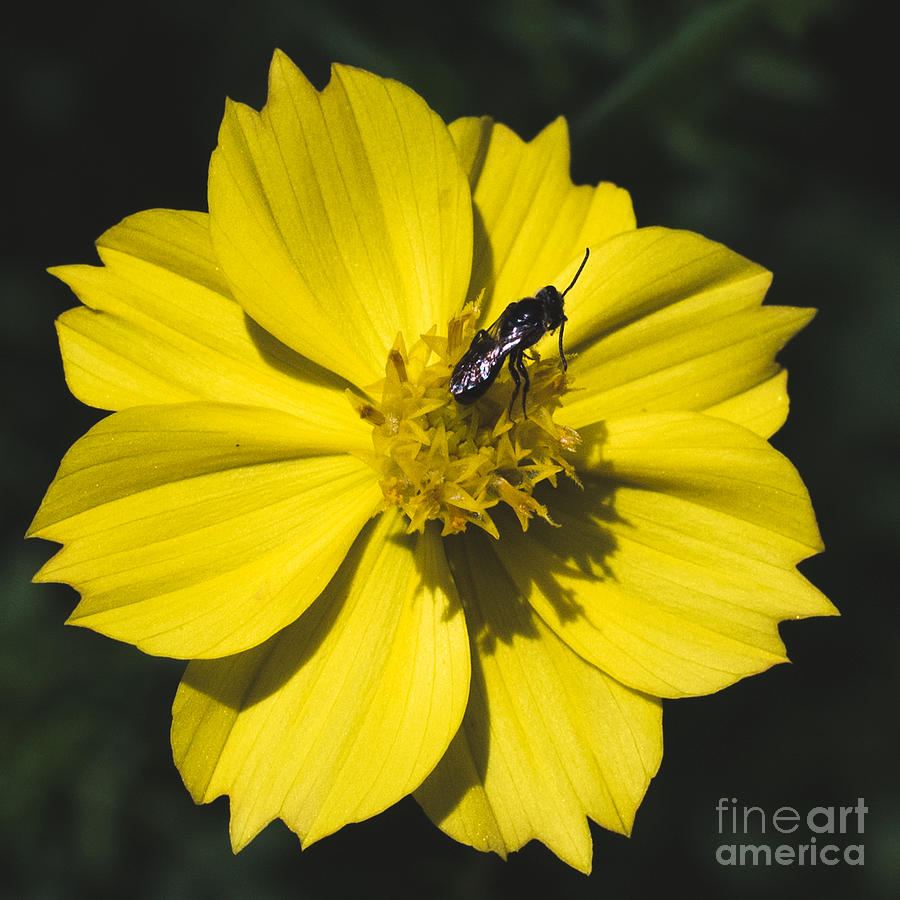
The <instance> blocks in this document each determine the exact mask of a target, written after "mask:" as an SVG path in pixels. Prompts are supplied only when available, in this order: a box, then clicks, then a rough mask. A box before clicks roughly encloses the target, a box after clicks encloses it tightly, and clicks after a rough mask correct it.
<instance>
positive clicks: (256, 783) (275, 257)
mask: <svg viewBox="0 0 900 900" xmlns="http://www.w3.org/2000/svg"><path fill="white" fill-rule="evenodd" d="M568 167H569V149H568V137H567V131H566V125H565V123H564V122H563V121H562V120H557V121H556V122H554V123H553V124H551V125H550V126H548V127H547V128H546V129H545V130H544V131H543V132H541V133H540V134H539V135H538V136H537V137H536V138H535V139H534V140H533V141H531V142H530V143H525V142H523V141H522V140H520V139H519V138H518V137H517V136H516V135H515V134H513V133H512V132H511V131H510V130H509V129H507V128H505V127H504V126H502V125H498V124H494V123H493V122H492V121H490V120H488V119H462V120H459V121H456V122H453V123H451V124H450V125H449V126H446V125H445V124H444V123H443V122H442V121H441V120H440V118H439V117H438V116H437V115H436V114H435V113H434V112H433V111H432V110H431V109H429V107H428V106H427V105H426V104H425V102H424V101H423V100H422V99H421V98H420V97H418V96H417V95H416V94H415V93H413V92H412V91H411V90H409V89H408V88H406V87H404V86H403V85H400V84H398V83H396V82H394V81H389V80H385V79H381V78H378V77H376V76H374V75H371V74H369V73H366V72H363V71H360V70H357V69H353V68H348V67H342V66H335V67H334V70H333V76H332V80H331V82H330V84H329V85H328V86H327V87H326V88H325V89H324V90H323V91H321V92H318V91H316V90H315V89H314V88H313V87H312V86H311V85H310V84H309V83H308V82H307V81H306V80H305V78H304V77H303V75H302V74H301V73H300V72H299V71H298V70H297V69H296V68H295V67H294V66H293V64H292V63H291V62H290V61H289V60H288V59H287V58H286V57H285V56H284V55H282V54H280V53H276V55H275V58H274V60H273V63H272V68H271V73H270V83H269V98H268V102H267V105H266V106H265V108H264V109H263V111H262V112H261V113H257V112H255V111H253V110H251V109H248V108H247V107H245V106H242V105H240V104H234V103H231V104H229V105H228V107H227V109H226V113H225V118H224V121H223V123H222V128H221V132H220V135H219V144H218V147H217V149H216V151H215V152H214V153H213V156H212V160H211V163H210V172H209V209H210V212H209V214H208V215H207V214H203V213H198V212H175V211H171V210H152V211H149V212H144V213H141V214H138V215H135V216H132V217H131V218H129V219H126V220H125V221H124V222H122V223H121V224H120V225H118V226H116V227H115V228H112V229H111V230H110V231H108V232H107V233H106V234H104V235H103V236H102V237H101V238H100V240H99V241H98V250H99V253H100V257H101V259H102V262H103V265H102V266H101V267H92V266H80V265H76V266H66V267H63V268H60V269H57V270H55V271H54V274H56V275H57V276H58V277H59V278H61V279H62V280H63V281H65V282H66V283H67V284H68V285H70V286H71V288H72V289H73V290H74V291H75V293H76V294H77V295H78V297H79V299H80V300H81V301H82V303H83V304H84V305H83V306H81V307H79V308H77V309H73V310H70V311H68V312H66V313H65V314H64V315H62V316H61V317H60V319H59V322H58V330H59V337H60V345H61V348H62V356H63V360H64V364H65V371H66V378H67V381H68V384H69V386H70V388H71V390H72V391H73V393H74V394H75V395H76V396H77V397H79V398H80V399H81V400H82V401H83V402H85V403H87V404H90V405H92V406H96V407H99V408H102V409H107V410H113V411H114V413H113V415H110V416H109V417H108V418H105V419H104V420H102V421H101V422H100V423H99V424H98V425H96V426H95V427H94V428H92V429H91V430H90V431H89V432H88V434H86V435H85V436H84V437H83V438H82V439H81V440H79V441H78V442H77V443H76V444H75V445H74V446H73V447H72V449H71V450H70V451H69V453H68V454H67V455H66V457H65V458H64V460H63V462H62V464H61V466H60V470H59V473H58V474H57V476H56V479H55V480H54V482H53V484H52V485H51V486H50V489H49V491H48V493H47V496H46V498H45V499H44V502H43V504H42V506H41V508H40V511H39V512H38V514H37V516H36V518H35V521H34V523H33V525H32V527H31V529H30V532H29V533H30V534H31V535H36V536H39V537H42V538H47V539H49V540H53V541H58V542H60V543H61V544H63V545H64V546H63V548H62V549H61V550H60V551H59V552H58V553H57V554H56V555H55V556H54V557H53V558H52V559H51V560H50V561H49V562H48V563H47V564H46V565H45V566H44V567H43V568H42V570H41V571H40V573H39V574H38V575H37V579H38V580H40V581H59V582H65V583H68V584H70V585H72V586H73V587H74V588H76V589H77V590H78V591H79V592H80V593H81V598H82V599H81V602H80V603H79V604H78V606H77V608H76V609H75V611H74V612H73V614H72V617H71V619H70V621H71V622H72V623H73V624H77V625H83V626H86V627H89V628H93V629H95V630H97V631H100V632H102V633H104V634H106V635H109V636H110V637H113V638H116V639H118V640H122V641H128V642H130V643H133V644H135V645H136V646H138V647H140V648H141V649H142V650H144V651H146V652H147V653H151V654H158V655H163V656H172V657H178V658H183V659H189V660H191V662H190V664H189V665H188V667H187V670H186V672H185V675H184V679H183V681H182V684H181V686H180V688H179V690H178V694H177V697H176V699H175V705H174V709H173V726H172V745H173V748H174V755H175V761H176V763H177V765H178V767H179V769H180V771H181V774H182V776H183V778H184V781H185V784H186V785H187V787H188V789H189V790H190V792H191V794H192V796H193V797H194V798H195V800H196V801H197V802H208V801H210V800H212V799H213V798H215V797H217V796H220V795H222V794H228V795H229V796H230V798H231V838H232V843H233V846H234V848H235V849H239V848H241V847H243V846H244V845H245V844H246V843H247V842H248V841H250V840H251V839H252V838H253V837H254V836H255V835H256V834H257V833H258V832H259V831H260V830H261V829H262V828H263V827H265V825H266V824H267V823H269V822H270V821H271V820H273V819H275V818H281V819H283V820H284V821H285V822H286V823H287V824H288V825H289V826H290V828H292V829H293V830H294V831H295V832H296V833H297V834H298V835H299V837H300V839H301V841H302V842H303V844H304V845H307V844H309V843H310V842H312V841H315V840H317V839H319V838H321V837H323V836H325V835H327V834H329V833H332V832H334V831H336V830H337V829H339V828H341V827H342V826H343V825H345V824H346V823H348V822H354V821H359V820H362V819H366V818H368V817H370V816H373V815H375V814H376V813H378V812H380V811H382V810H384V809H385V808H387V807H389V806H390V805H392V804H393V803H395V802H396V801H397V800H399V799H400V798H402V797H404V796H405V795H407V794H409V793H411V792H415V796H416V798H417V799H418V800H419V802H420V804H421V805H422V807H423V808H424V810H425V812H426V813H427V814H428V815H429V816H430V817H431V819H432V820H433V821H434V822H435V823H436V824H437V825H438V826H439V827H440V828H442V829H443V830H444V831H446V832H447V833H448V834H450V835H451V836H453V837H454V838H456V839H457V840H460V841H463V842H465V843H469V844H471V845H473V846H475V847H477V848H479V849H482V850H493V851H496V852H497V853H500V854H501V855H504V854H506V853H507V852H508V851H511V850H515V849H517V848H518V847H521V846H522V845H523V844H524V843H525V842H527V841H528V840H530V839H531V838H537V839H539V840H541V841H543V842H544V843H545V844H546V845H547V846H548V847H550V849H551V850H552V851H553V852H554V853H556V854H557V855H558V856H560V857H561V858H562V859H563V860H565V861H566V862H568V863H569V864H571V865H572V866H575V867H576V868H578V869H581V870H582V871H589V869H590V865H591V837H590V832H589V829H588V821H587V820H588V819H589V818H590V819H593V820H594V821H596V822H598V823H600V824H601V825H602V826H604V827H605V828H608V829H612V830H615V831H620V832H625V833H627V832H629V830H630V829H631V826H632V822H633V819H634V814H635V811H636V809H637V806H638V805H639V803H640V801H641V798H642V796H643V794H644V792H645V790H646V788H647V785H648V783H649V781H650V779H651V777H652V776H653V775H654V773H655V772H656V770H657V767H658V765H659V762H660V758H661V753H662V734H661V716H660V709H661V704H660V699H659V698H662V697H682V696H690V695H696V694H704V693H708V692H711V691H716V690H719V689H720V688H722V687H725V686H726V685H729V684H731V683H733V682H734V681H736V680H738V679H740V678H742V677H744V676H745V675H750V674H753V673H756V672H760V671H762V670H764V669H766V668H768V667H769V666H771V665H773V664H774V663H778V662H782V661H784V660H785V654H784V647H783V645H782V643H781V641H780V639H779V636H778V627H777V626H778V622H779V621H780V620H782V619H785V618H799V617H802V616H810V615H830V614H833V613H834V612H835V610H834V608H833V607H832V606H831V605H830V604H829V603H828V601H827V600H826V599H825V598H824V597H823V596H822V595H821V594H819V593H818V592H817V591H816V590H815V589H814V588H813V587H811V586H810V585H809V584H808V583H807V582H806V581H805V579H804V578H803V577H802V576H801V575H799V574H798V573H797V572H796V570H795V564H796V563H797V562H798V561H799V560H801V559H803V558H804V557H806V556H808V555H810V554H812V553H815V552H817V551H819V550H820V549H821V544H820V539H819V535H818V532H817V529H816V523H815V519H814V517H813V513H812V510H811V507H810V504H809V500H808V497H807V494H806V491H805V489H804V487H803V484H802V482H801V481H800V478H799V477H798V475H797V474H796V472H795V471H794V469H793V467H792V466H791V465H790V463H789V462H788V461H787V460H786V459H784V458H783V457H782V456H781V455H779V454H778V453H777V452H776V451H775V450H774V449H772V448H771V447H770V446H769V444H768V443H767V440H766V439H767V438H768V437H769V436H770V435H771V434H772V433H773V432H774V431H775V430H776V429H777V428H778V427H779V426H780V425H781V423H782V422H783V420H784V417H785V415H786V413H787V394H786V387H785V373H784V372H783V371H782V370H781V368H780V367H779V366H778V365H777V364H776V363H775V362H774V356H775V354H776V353H777V351H778V350H779V349H780V348H781V347H782V345H783V344H784V343H785V342H786V341H787V340H788V339H789V338H790V337H791V335H793V334H794V333H795V332H796V331H798V330H799V329H800V328H801V327H803V325H804V324H805V323H806V322H808V321H809V319H810V317H811V312H810V311H809V310H803V309H793V308H784V307H780V308H779V307H765V306H761V303H762V300H763V296H764V294H765V291H766V289H767V287H768V284H769V280H770V276H769V274H768V273H767V272H766V271H765V270H763V269H761V268H760V267H759V266H757V265H755V264H754V263H752V262H749V261H748V260H746V259H744V258H742V257H740V256H738V255H736V254H735V253H733V252H731V251H730V250H728V249H726V248H725V247H723V246H721V245H719V244H716V243H712V242H711V241H709V240H706V239H704V238H702V237H699V236H697V235H695V234H690V233H686V232H679V231H671V230H667V229H664V228H642V229H637V228H636V227H635V220H634V215H633V212H632V208H631V202H630V199H629V197H628V194H627V193H626V192H625V191H623V190H621V189H619V188H617V187H615V186H613V185H611V184H600V185H598V186H597V187H593V188H592V187H575V186H573V185H572V183H571V180H570V177H569V173H568ZM585 248H589V249H590V259H589V260H588V263H587V265H586V266H585V268H584V270H583V272H582V273H581V276H580V278H579V279H578V281H577V283H576V284H575V286H574V287H573V289H572V290H571V291H570V292H569V294H568V295H567V296H566V298H565V313H566V315H567V323H566V326H565V333H564V337H565V348H564V349H565V353H566V354H567V356H568V359H569V366H568V371H567V372H563V370H562V367H561V365H560V360H559V358H558V355H559V354H558V350H557V346H556V339H555V338H554V339H552V340H548V341H547V342H546V345H545V346H546V348H548V349H545V351H544V354H545V359H544V360H543V361H538V360H537V359H535V360H529V361H528V362H527V363H526V365H527V371H528V372H529V375H530V378H529V381H530V390H529V391H528V394H527V399H526V402H525V403H524V404H522V405H524V406H525V411H524V412H523V410H522V405H520V401H519V400H517V401H516V403H515V404H511V402H510V400H511V398H512V394H513V384H512V380H511V378H510V376H509V374H508V373H507V372H506V371H505V369H504V370H502V372H501V374H500V375H499V376H498V377H497V380H496V381H495V383H494V384H493V385H492V386H491V388H490V389H489V390H488V391H487V393H486V394H485V395H484V397H483V398H481V399H479V400H478V401H476V402H475V403H473V404H469V405H461V404H459V403H457V402H456V400H455V399H454V398H453V397H452V396H451V395H450V393H449V390H448V384H449V378H450V373H451V371H452V369H453V367H454V365H455V364H456V362H457V361H458V360H459V359H460V357H461V356H462V355H463V353H464V352H465V351H466V349H467V347H468V346H469V344H470V342H471V341H472V339H473V335H474V334H475V330H476V328H478V327H485V326H486V325H488V324H489V323H491V322H493V321H494V320H495V319H497V318H498V316H500V314H501V313H502V311H503V309H504V308H505V306H506V304H507V303H509V302H510V301H512V300H517V299H519V298H522V297H527V296H531V295H534V294H535V292H536V291H537V290H538V289H540V288H541V287H543V286H545V285H554V286H556V287H558V288H559V289H560V290H561V289H562V288H563V286H564V285H567V284H568V283H569V282H570V281H571V279H572V276H573V274H574V273H575V271H576V269H577V267H578V265H579V263H580V262H581V261H582V259H583V257H584V254H585ZM520 396H521V395H520ZM526 413H527V415H526Z"/></svg>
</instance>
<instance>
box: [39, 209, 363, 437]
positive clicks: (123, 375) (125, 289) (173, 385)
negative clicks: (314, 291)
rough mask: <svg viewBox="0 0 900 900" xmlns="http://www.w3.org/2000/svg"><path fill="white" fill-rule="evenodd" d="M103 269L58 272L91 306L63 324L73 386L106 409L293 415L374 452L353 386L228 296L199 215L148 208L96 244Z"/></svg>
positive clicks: (76, 268) (72, 268)
mask: <svg viewBox="0 0 900 900" xmlns="http://www.w3.org/2000/svg"><path fill="white" fill-rule="evenodd" d="M97 248H98V251H99V253H100V256H101V258H102V260H103V262H104V266H103V267H95V266H63V267H60V268H57V269H53V270H51V271H52V272H53V274H55V275H56V276H57V277H59V278H60V279H61V280H63V281H64V282H65V283H66V284H68V285H69V286H70V287H71V288H72V289H73V290H74V291H75V293H76V294H77V295H78V297H79V299H80V300H81V301H82V302H83V303H84V304H85V307H82V308H78V309H73V310H69V311H68V312H66V313H64V314H63V315H62V316H61V317H60V319H59V320H58V322H57V328H58V331H59V339H60V348H61V350H62V357H63V363H64V365H65V370H66V380H67V382H68V384H69V387H70V389H71V390H72V393H73V394H75V396H76V397H78V398H79V399H80V400H82V401H83V402H84V403H88V404H90V405H92V406H97V407H100V408H102V409H126V408H128V407H130V406H140V405H155V404H160V403H180V402H185V401H191V400H218V401H223V402H227V403H248V404H253V405H259V406H268V407H274V408H276V409H282V410H286V411H288V412H291V413H293V414H294V415H295V416H297V417H298V419H300V420H301V421H304V422H306V423H307V424H308V426H309V428H310V430H311V433H314V434H316V435H318V439H319V440H320V442H321V446H322V447H325V446H330V447H333V448H334V449H336V450H344V449H368V447H369V435H368V431H369V429H367V428H366V427H365V426H364V424H363V423H361V422H360V421H359V417H358V416H356V415H355V413H354V412H353V410H352V409H350V407H349V404H348V403H347V402H346V400H345V398H344V395H343V391H344V389H345V387H346V384H345V383H342V382H341V381H340V379H337V378H335V377H334V376H333V375H332V374H331V373H330V372H327V371H325V370H323V369H320V368H319V367H318V366H315V365H313V364H312V363H310V362H309V361H308V360H305V359H303V357H301V356H299V355H298V354H296V353H294V352H293V351H292V350H290V349H288V348H287V347H286V346H284V345H283V344H281V343H279V342H278V341H276V340H275V339H274V338H273V337H272V336H271V335H270V334H268V333H267V332H265V331H263V329H261V328H260V327H259V326H257V325H256V324H255V323H254V322H253V321H251V320H250V319H249V318H248V317H247V315H246V314H245V313H244V311H243V310H242V309H241V307H240V306H238V304H237V303H235V301H234V300H233V299H232V298H231V296H230V294H229V291H228V287H227V285H226V284H225V282H224V281H223V279H222V276H221V272H220V270H219V268H218V265H217V263H216V260H215V257H214V255H213V252H212V245H211V244H210V240H209V231H208V217H207V216H206V215H205V214H202V213H190V212H177V211H174V210H165V209H158V210H149V211H147V212H143V213H138V214H137V215H134V216H130V217H129V218H127V219H125V221H123V222H121V223H120V224H119V225H116V226H115V227H114V228H111V229H110V230H109V231H107V232H106V233H105V234H104V235H103V236H102V237H101V238H100V239H99V240H98V242H97Z"/></svg>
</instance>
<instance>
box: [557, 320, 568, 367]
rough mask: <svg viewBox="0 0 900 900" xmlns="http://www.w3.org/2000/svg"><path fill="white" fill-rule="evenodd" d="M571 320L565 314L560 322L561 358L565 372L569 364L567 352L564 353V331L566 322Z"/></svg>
mask: <svg viewBox="0 0 900 900" xmlns="http://www.w3.org/2000/svg"><path fill="white" fill-rule="evenodd" d="M568 321H569V320H568V319H567V318H566V317H565V316H563V317H562V322H560V323H559V358H560V359H561V360H562V364H563V372H565V371H566V370H567V369H568V368H569V364H568V363H567V362H566V354H565V353H563V331H564V330H565V327H566V322H568Z"/></svg>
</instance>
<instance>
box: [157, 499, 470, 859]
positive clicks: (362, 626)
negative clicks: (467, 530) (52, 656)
mask: <svg viewBox="0 0 900 900" xmlns="http://www.w3.org/2000/svg"><path fill="white" fill-rule="evenodd" d="M404 531H405V522H404V520H403V519H402V517H401V516H400V515H399V514H397V513H396V512H393V511H390V512H387V513H385V514H384V515H383V516H382V517H380V519H379V521H378V522H377V523H375V524H373V525H371V526H370V527H369V528H367V529H366V530H365V531H364V532H363V534H362V535H360V538H359V540H358V541H357V542H356V544H355V545H354V547H353V549H352V550H351V552H350V554H349V556H348V558H347V560H346V562H345V564H344V565H342V566H341V568H340V569H339V570H338V572H337V574H336V575H335V577H334V579H333V581H332V582H331V584H329V586H328V588H327V589H326V590H325V592H324V593H323V594H322V596H321V597H320V598H319V599H318V600H317V601H316V603H315V604H314V605H313V606H312V607H311V608H310V609H309V610H307V612H306V613H304V615H303V616H302V617H301V618H300V619H299V620H298V621H297V622H295V623H294V624H293V625H291V626H289V627H288V628H286V629H285V630H284V631H282V632H281V633H280V634H278V635H276V636H275V637H273V638H271V639H270V640H269V641H267V642H266V643H265V644H262V645H261V646H259V647H256V648H254V649H253V650H250V651H248V652H246V653H242V654H240V655H238V656H234V657H231V658H229V659H222V660H212V661H202V662H192V663H191V664H190V665H189V666H188V669H187V671H186V673H185V676H184V680H183V681H182V683H181V686H180V688H179V689H178V694H177V696H176V698H175V705H174V708H173V723H172V747H173V750H174V756H175V761H176V763H177V765H178V767H179V769H180V770H181V774H182V777H183V778H184V781H185V784H186V785H187V787H188V789H189V790H190V791H191V794H192V796H193V797H194V799H195V800H196V801H197V802H198V803H205V802H208V801H210V800H213V799H214V798H216V797H218V796H220V795H221V794H230V796H231V839H232V844H233V846H234V848H235V850H239V849H240V848H241V847H243V846H244V845H245V844H246V843H247V842H248V841H250V840H251V839H252V838H253V837H254V836H255V835H256V834H257V833H258V832H259V831H260V830H261V829H262V828H263V827H265V825H266V824H268V823H269V822H270V821H271V820H272V819H274V818H276V817H280V818H282V819H283V820H284V821H285V822H286V823H287V824H288V826H290V828H291V829H293V830H294V831H295V832H296V833H297V834H298V835H299V837H300V839H301V841H302V842H303V844H304V845H306V844H309V843H311V842H313V841H315V840H318V839H319V838H321V837H324V836H325V835H326V834H330V833H332V832H334V831H337V829H339V828H341V827H342V826H343V825H346V824H347V823H348V822H357V821H360V820H362V819H366V818H368V817H369V816H373V815H375V814H376V813H378V812H381V811H382V810H383V809H386V808H387V807H388V806H390V805H392V804H393V803H395V802H396V801H397V800H399V799H400V798H401V797H403V796H405V795H406V794H408V793H409V792H410V791H412V790H413V789H414V788H416V787H417V786H418V785H419V784H420V783H421V781H422V779H423V778H424V777H425V776H426V775H427V774H428V772H429V771H431V769H432V768H433V767H434V765H435V763H436V762H437V761H438V759H439V758H440V757H441V756H442V755H443V753H444V751H445V750H446V748H447V746H448V744H449V743H450V740H451V738H452V737H453V734H454V733H455V732H456V730H457V728H458V726H459V723H460V720H461V719H462V715H463V712H464V710H465V705H466V697H467V694H468V688H469V650H468V641H467V637H466V627H465V621H464V617H463V612H462V609H461V607H460V604H459V599H458V597H457V595H456V591H455V589H454V587H453V582H452V579H451V577H450V573H449V570H448V568H447V563H446V560H445V558H444V551H443V548H442V546H441V541H440V538H439V536H438V534H437V531H436V530H435V529H431V528H429V529H426V531H425V533H424V534H422V535H417V536H409V535H406V534H404Z"/></svg>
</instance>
